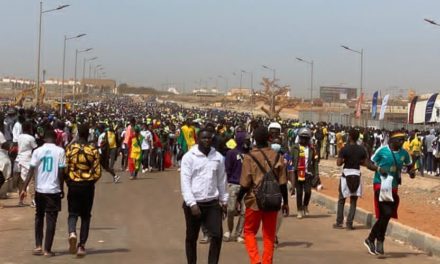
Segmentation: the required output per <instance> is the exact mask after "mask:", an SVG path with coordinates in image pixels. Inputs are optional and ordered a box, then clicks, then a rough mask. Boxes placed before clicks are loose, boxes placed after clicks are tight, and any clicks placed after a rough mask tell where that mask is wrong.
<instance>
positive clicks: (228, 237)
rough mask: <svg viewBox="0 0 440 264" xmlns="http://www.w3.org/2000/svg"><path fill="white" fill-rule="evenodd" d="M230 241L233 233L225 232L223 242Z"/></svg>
mask: <svg viewBox="0 0 440 264" xmlns="http://www.w3.org/2000/svg"><path fill="white" fill-rule="evenodd" d="M230 239H231V233H230V232H229V231H227V232H225V233H224V234H223V241H225V242H229V240H230Z"/></svg>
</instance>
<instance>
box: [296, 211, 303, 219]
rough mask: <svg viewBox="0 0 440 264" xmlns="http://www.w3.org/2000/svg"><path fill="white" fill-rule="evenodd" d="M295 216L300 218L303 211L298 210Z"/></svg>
mask: <svg viewBox="0 0 440 264" xmlns="http://www.w3.org/2000/svg"><path fill="white" fill-rule="evenodd" d="M296 218H298V219H302V218H303V212H302V211H298V213H297V215H296Z"/></svg>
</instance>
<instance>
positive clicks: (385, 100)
mask: <svg viewBox="0 0 440 264" xmlns="http://www.w3.org/2000/svg"><path fill="white" fill-rule="evenodd" d="M389 97H390V95H389V94H387V95H385V97H384V98H383V100H382V106H381V107H380V114H379V120H383V118H384V117H385V110H386V109H387V104H388V98H389Z"/></svg>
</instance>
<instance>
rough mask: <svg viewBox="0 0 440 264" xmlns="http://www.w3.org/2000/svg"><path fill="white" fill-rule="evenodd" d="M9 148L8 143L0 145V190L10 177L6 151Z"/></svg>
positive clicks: (9, 164) (9, 165) (10, 166)
mask: <svg viewBox="0 0 440 264" xmlns="http://www.w3.org/2000/svg"><path fill="white" fill-rule="evenodd" d="M10 147H11V143H10V142H6V141H5V142H3V143H2V144H1V149H0V190H1V188H2V186H3V184H4V183H5V182H6V181H7V180H8V179H9V178H10V177H11V170H12V165H11V159H10V158H9V155H8V151H9V148H10ZM0 208H2V205H1V204H0Z"/></svg>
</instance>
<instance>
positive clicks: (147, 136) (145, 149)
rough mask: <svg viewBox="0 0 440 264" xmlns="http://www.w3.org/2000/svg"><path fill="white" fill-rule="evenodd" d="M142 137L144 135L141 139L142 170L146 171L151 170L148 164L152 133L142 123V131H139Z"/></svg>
mask: <svg viewBox="0 0 440 264" xmlns="http://www.w3.org/2000/svg"><path fill="white" fill-rule="evenodd" d="M141 135H142V137H144V140H142V146H141V148H142V172H143V173H145V172H147V171H151V166H150V149H151V147H152V146H153V134H151V131H150V130H148V128H147V125H146V124H143V125H142V131H141Z"/></svg>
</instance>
